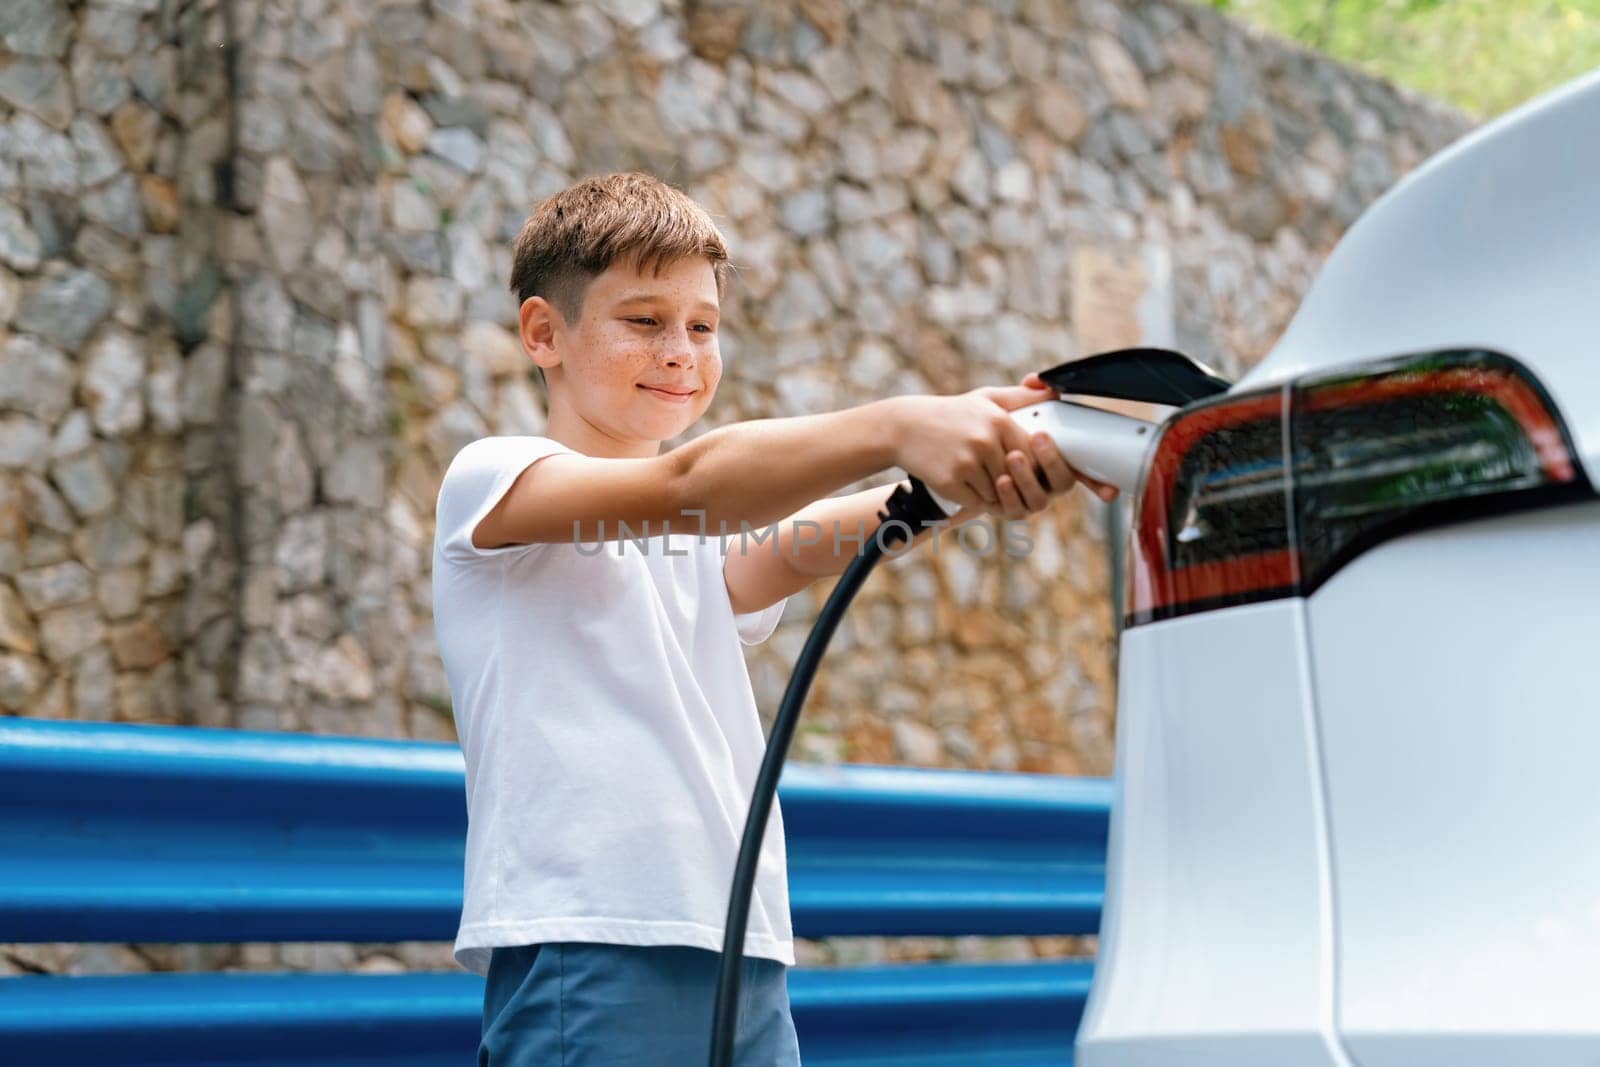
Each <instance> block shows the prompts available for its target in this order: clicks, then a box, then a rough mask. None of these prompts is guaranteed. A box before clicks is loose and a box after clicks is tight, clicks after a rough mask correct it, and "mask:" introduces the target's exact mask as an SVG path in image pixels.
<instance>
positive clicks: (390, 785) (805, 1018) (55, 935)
mask: <svg viewBox="0 0 1600 1067" xmlns="http://www.w3.org/2000/svg"><path fill="white" fill-rule="evenodd" d="M779 797H780V803H781V804H782V807H783V814H784V826H785V831H786V838H787V842H788V852H789V876H790V905H791V911H792V915H793V920H794V928H795V933H796V934H798V935H800V936H802V937H820V936H825V935H845V934H882V935H901V934H935V935H957V934H1058V933H1060V934H1066V933H1073V934H1076V933H1093V932H1095V930H1096V929H1097V927H1098V923H1099V912H1100V904H1101V897H1102V891H1103V880H1104V863H1105V839H1106V827H1107V814H1108V809H1109V802H1110V785H1109V783H1108V782H1106V781H1104V780H1100V779H1069V778H1057V777H1049V776H1042V775H1021V774H995V773H985V772H971V771H936V770H916V769H908V768H898V767H871V766H859V765H856V766H843V767H824V766H818V765H810V764H791V765H789V766H788V767H787V768H786V769H785V771H784V775H783V779H782V782H781V784H780V787H779ZM465 831H466V806H465V789H464V783H463V768H462V762H461V754H460V751H459V749H458V748H457V747H456V746H454V745H449V744H430V743H421V742H407V741H388V740H376V739H367V738H353V737H321V736H312V735H303V734H278V733H262V732H248V731H233V730H210V729H196V728H190V727H173V726H149V725H133V724H100V723H73V722H53V721H41V720H31V719H19V718H13V719H0V942H56V941H137V942H152V941H187V942H199V941H229V942H240V941H318V940H321V941H401V940H430V939H432V940H449V939H452V938H454V936H455V930H456V923H457V921H458V919H459V916H460V908H461V871H462V854H463V848H464V841H465ZM1089 978H1090V965H1089V964H1088V963H1087V962H1080V961H1052V962H1040V963H1033V962H1029V963H996V964H969V963H928V964H900V965H890V966H874V967H850V968H796V969H795V970H793V971H792V972H791V973H790V980H789V988H790V999H791V1003H792V1005H793V1008H794V1016H795V1026H796V1029H797V1030H798V1031H799V1033H800V1038H801V1047H802V1052H803V1054H804V1056H805V1062H806V1063H807V1064H808V1067H811V1065H821V1067H827V1065H839V1067H843V1065H846V1064H848V1065H850V1067H880V1065H881V1067H890V1065H907V1064H928V1065H935V1064H963V1065H990V1064H993V1065H1001V1064H1005V1065H1011V1064H1019V1065H1020V1064H1044V1063H1052V1064H1061V1063H1067V1062H1070V1054H1071V1045H1072V1037H1073V1034H1074V1032H1075V1030H1076V1027H1077V1023H1078V1018H1079V1016H1080V1015H1081V1013H1082V1009H1083V1001H1084V998H1085V997H1086V995H1087V992H1088V985H1089ZM482 990H483V986H482V979H481V978H478V977H477V976H476V975H472V974H468V973H464V972H451V973H411V974H402V975H365V974H361V975H356V974H350V975H344V974H236V973H229V974H203V975H202V974H149V975H127V976H105V977H99V976H97V977H61V976H25V977H16V978H6V979H0V1049H4V1050H5V1053H4V1056H3V1057H0V1058H3V1059H4V1060H5V1062H7V1063H18V1064H31V1063H35V1062H37V1063H50V1064H69V1063H94V1064H131V1063H161V1064H169V1065H182V1064H201V1063H206V1064H222V1063H244V1062H250V1063H253V1064H262V1063H266V1062H285V1063H288V1062H292V1063H295V1064H299V1065H306V1067H319V1065H327V1067H333V1065H335V1064H337V1065H341V1067H349V1065H353V1064H361V1063H366V1062H369V1061H370V1062H373V1063H377V1062H382V1063H383V1064H385V1065H404V1067H412V1065H415V1067H423V1065H427V1067H435V1065H445V1064H460V1063H463V1062H467V1061H469V1060H470V1059H471V1054H472V1050H473V1048H474V1047H475V1046H476V1041H477V1034H478V1028H479V1014H480V1011H481V1007H482Z"/></svg>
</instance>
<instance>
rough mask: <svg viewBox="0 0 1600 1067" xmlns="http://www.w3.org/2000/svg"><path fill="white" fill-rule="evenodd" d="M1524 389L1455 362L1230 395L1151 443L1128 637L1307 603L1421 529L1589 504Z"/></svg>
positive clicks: (1537, 395)
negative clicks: (1363, 555) (1190, 621)
mask: <svg viewBox="0 0 1600 1067" xmlns="http://www.w3.org/2000/svg"><path fill="white" fill-rule="evenodd" d="M1592 492H1593V490H1592V489H1591V488H1590V487H1589V484H1588V482H1587V480H1586V479H1585V478H1584V476H1583V472H1582V471H1581V470H1580V469H1579V467H1578V465H1577V464H1576V463H1575V462H1574V460H1573V449H1572V442H1571V439H1570V437H1569V436H1568V434H1567V432H1566V429H1565V427H1563V426H1562V424H1561V421H1560V419H1559V418H1558V416H1557V415H1556V412H1555V407H1554V405H1553V404H1552V403H1551V401H1550V398H1549V396H1548V395H1547V394H1546V393H1545V392H1544V390H1543V388H1542V387H1541V386H1540V385H1539V383H1538V382H1537V380H1535V379H1534V377H1533V376H1532V375H1531V374H1530V373H1529V372H1528V371H1527V370H1526V369H1525V368H1523V367H1522V366H1521V365H1520V364H1519V363H1517V362H1516V361H1515V360H1513V359H1511V358H1510V357H1507V356H1504V355H1501V354H1499V353H1495V352H1487V351H1478V350H1462V351H1448V352H1438V353H1430V354H1426V355H1421V356H1406V357H1401V358H1398V359H1394V360H1389V361H1385V362H1383V363H1378V364H1369V365H1367V366H1365V367H1363V368H1361V369H1360V370H1358V371H1354V372H1341V373H1337V374H1328V375H1321V376H1316V377H1308V378H1304V379H1301V380H1299V381H1296V382H1293V383H1290V384H1286V385H1281V386H1274V387H1271V388H1270V389H1263V390H1261V391H1259V392H1252V393H1240V394H1233V395H1229V396H1224V397H1218V398H1217V399H1215V400H1211V401H1207V402H1205V403H1203V404H1200V405H1196V406H1194V407H1191V408H1187V409H1185V410H1184V411H1182V412H1181V413H1179V414H1178V415H1176V416H1174V417H1173V419H1172V420H1171V421H1169V422H1168V423H1167V424H1166V426H1165V427H1164V428H1163V430H1162V434H1161V437H1160V440H1159V441H1158V443H1157V445H1156V450H1155V454H1154V456H1153V458H1152V459H1151V462H1150V467H1149V469H1148V470H1147V471H1146V473H1145V479H1144V483H1143V485H1142V488H1141V491H1140V493H1139V496H1138V501H1137V509H1138V510H1137V512H1136V514H1135V516H1134V531H1133V539H1132V541H1133V543H1132V545H1131V550H1130V553H1129V558H1130V560H1131V563H1132V566H1131V568H1130V575H1129V582H1128V605H1127V625H1130V626H1133V625H1138V624H1139V623H1144V622H1150V621H1153V620H1156V619H1163V618H1171V617H1173V616H1176V615H1184V614H1188V613H1190V612H1195V611H1203V610H1206V609H1210V608H1218V607H1225V606H1228V605H1233V604H1243V603H1249V602H1252V601H1258V600H1268V599H1273V598H1276V597H1283V596H1307V595H1309V594H1310V593H1312V592H1314V591H1315V590H1316V588H1317V587H1318V586H1319V585H1320V584H1321V583H1322V582H1324V581H1326V580H1327V579H1328V578H1329V577H1330V576H1331V575H1332V574H1333V573H1334V572H1335V571H1337V570H1338V569H1339V568H1340V567H1342V566H1343V565H1344V564H1345V563H1347V562H1348V561H1349V560H1350V559H1352V558H1353V557H1354V556H1356V555H1358V554H1359V553H1360V552H1361V551H1363V550H1364V549H1366V548H1367V547H1369V546H1371V545H1372V544H1375V543H1377V542H1379V541H1381V540H1384V539H1386V538H1389V537H1394V536H1397V535H1398V534H1400V533H1403V532H1406V531H1408V530H1411V529H1416V528H1418V527H1419V526H1424V525H1432V524H1436V523H1440V522H1448V521H1455V520H1458V519H1462V518H1468V517H1472V516H1475V515H1480V514H1484V513H1486V512H1490V511H1497V510H1502V509H1506V508H1511V507H1518V506H1525V505H1528V504H1537V503H1546V502H1550V503H1554V502H1557V501H1559V500H1561V499H1565V498H1571V499H1580V498H1583V497H1587V496H1589V495H1591V494H1592Z"/></svg>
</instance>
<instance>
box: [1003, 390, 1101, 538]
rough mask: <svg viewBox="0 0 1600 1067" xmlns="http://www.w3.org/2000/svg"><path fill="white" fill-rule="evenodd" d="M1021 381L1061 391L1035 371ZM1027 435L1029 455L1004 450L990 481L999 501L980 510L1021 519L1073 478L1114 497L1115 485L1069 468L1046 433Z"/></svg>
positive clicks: (1040, 507) (1047, 502)
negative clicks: (1000, 467) (1001, 468)
mask: <svg viewBox="0 0 1600 1067" xmlns="http://www.w3.org/2000/svg"><path fill="white" fill-rule="evenodd" d="M1022 384H1023V386H1025V387H1027V388H1030V389H1046V390H1048V391H1049V395H1050V397H1051V398H1052V399H1053V398H1056V397H1059V396H1060V395H1061V394H1060V391H1059V390H1056V389H1051V388H1050V387H1049V386H1047V385H1045V384H1044V381H1043V380H1042V379H1041V378H1040V377H1039V375H1038V373H1037V372H1035V371H1029V372H1028V375H1027V377H1025V378H1023V379H1022ZM1029 437H1030V441H1029V445H1030V447H1031V455H1030V454H1028V453H1024V452H1022V451H1020V450H1017V449H1013V450H1011V451H1010V452H1008V453H1007V454H1006V473H1004V474H1002V475H1000V477H998V478H996V479H995V483H994V486H995V492H996V493H997V494H999V497H1000V500H999V503H998V504H997V505H990V506H987V507H985V508H983V509H982V510H984V511H986V512H988V513H990V514H994V515H999V516H1000V517H1002V518H1005V519H1024V518H1027V517H1028V516H1029V515H1031V514H1034V513H1035V512H1039V511H1043V510H1044V509H1045V508H1047V507H1049V506H1050V498H1052V497H1056V496H1061V495H1062V494H1064V493H1066V492H1068V491H1069V490H1071V488H1072V486H1073V485H1074V483H1076V482H1082V483H1083V484H1084V485H1085V486H1086V487H1087V488H1088V489H1089V490H1090V491H1091V492H1093V493H1094V494H1095V495H1096V496H1098V497H1099V498H1100V499H1101V500H1104V501H1107V502H1110V501H1111V500H1114V499H1116V496H1117V487H1116V486H1114V485H1108V484H1107V483H1105V482H1099V481H1096V480H1095V479H1093V478H1090V477H1089V476H1087V475H1085V474H1081V473H1079V472H1078V471H1075V470H1073V469H1072V467H1071V466H1069V465H1068V464H1067V461H1066V458H1065V457H1064V456H1062V454H1061V450H1060V449H1058V448H1056V444H1055V442H1054V441H1052V440H1051V439H1050V435H1049V434H1046V433H1043V432H1042V431H1038V432H1034V433H1032V434H1030V435H1029Z"/></svg>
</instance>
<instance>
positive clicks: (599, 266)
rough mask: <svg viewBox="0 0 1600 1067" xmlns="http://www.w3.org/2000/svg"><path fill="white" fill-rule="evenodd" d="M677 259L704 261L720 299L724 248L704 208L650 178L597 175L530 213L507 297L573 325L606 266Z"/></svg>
mask: <svg viewBox="0 0 1600 1067" xmlns="http://www.w3.org/2000/svg"><path fill="white" fill-rule="evenodd" d="M684 256H704V257H705V258H706V259H708V260H710V262H711V267H712V271H713V272H714V274H715V276H716V281H717V294H718V296H719V297H720V296H721V294H722V291H723V286H724V284H725V280H726V277H727V273H728V247H727V244H726V242H725V241H724V240H723V237H722V234H721V232H720V231H718V229H717V225H716V223H715V222H713V221H712V220H711V216H710V214H708V213H707V212H706V210H705V208H703V207H701V206H700V205H699V204H697V203H695V202H694V201H693V200H691V199H689V197H687V196H686V195H684V194H683V193H682V192H680V191H679V190H677V189H675V188H673V187H672V186H670V185H668V184H667V183H665V182H663V181H661V180H660V179H658V178H656V177H654V176H652V175H649V174H644V173H641V172H639V171H624V172H619V173H616V174H604V175H600V176H598V177H594V178H586V179H584V180H583V181H581V182H578V183H577V184H575V185H571V186H568V187H567V188H565V189H563V190H562V191H561V192H559V193H556V194H555V195H554V196H551V197H548V198H546V199H544V200H541V201H540V202H539V203H538V204H537V205H536V206H535V207H534V209H533V213H532V214H531V215H529V216H528V219H527V221H526V222H524V223H523V224H522V230H521V231H520V232H519V233H518V234H517V238H516V241H514V242H513V243H512V246H511V292H512V293H513V294H515V295H516V298H517V305H518V306H519V307H520V306H521V304H522V302H523V301H524V300H527V299H528V298H529V297H530V296H541V297H543V298H544V299H546V300H548V301H550V303H551V305H553V306H554V307H555V309H556V310H557V311H558V312H560V313H561V317H562V318H563V319H565V320H566V321H567V322H568V323H575V322H576V321H577V320H578V316H579V315H580V314H581V312H582V310H583V298H584V294H585V293H586V292H587V291H588V288H589V283H590V282H591V281H593V280H594V278H595V276H596V275H598V274H600V273H601V272H602V271H604V270H605V269H606V268H607V267H610V266H611V265H612V264H613V263H617V262H623V263H629V262H631V263H632V264H634V265H635V266H636V267H637V268H638V269H639V270H647V269H649V270H659V269H660V268H661V267H663V266H665V265H666V264H668V263H671V262H674V261H675V260H677V259H680V258H682V257H684ZM538 370H539V379H540V381H541V382H543V380H544V370H543V368H538Z"/></svg>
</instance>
